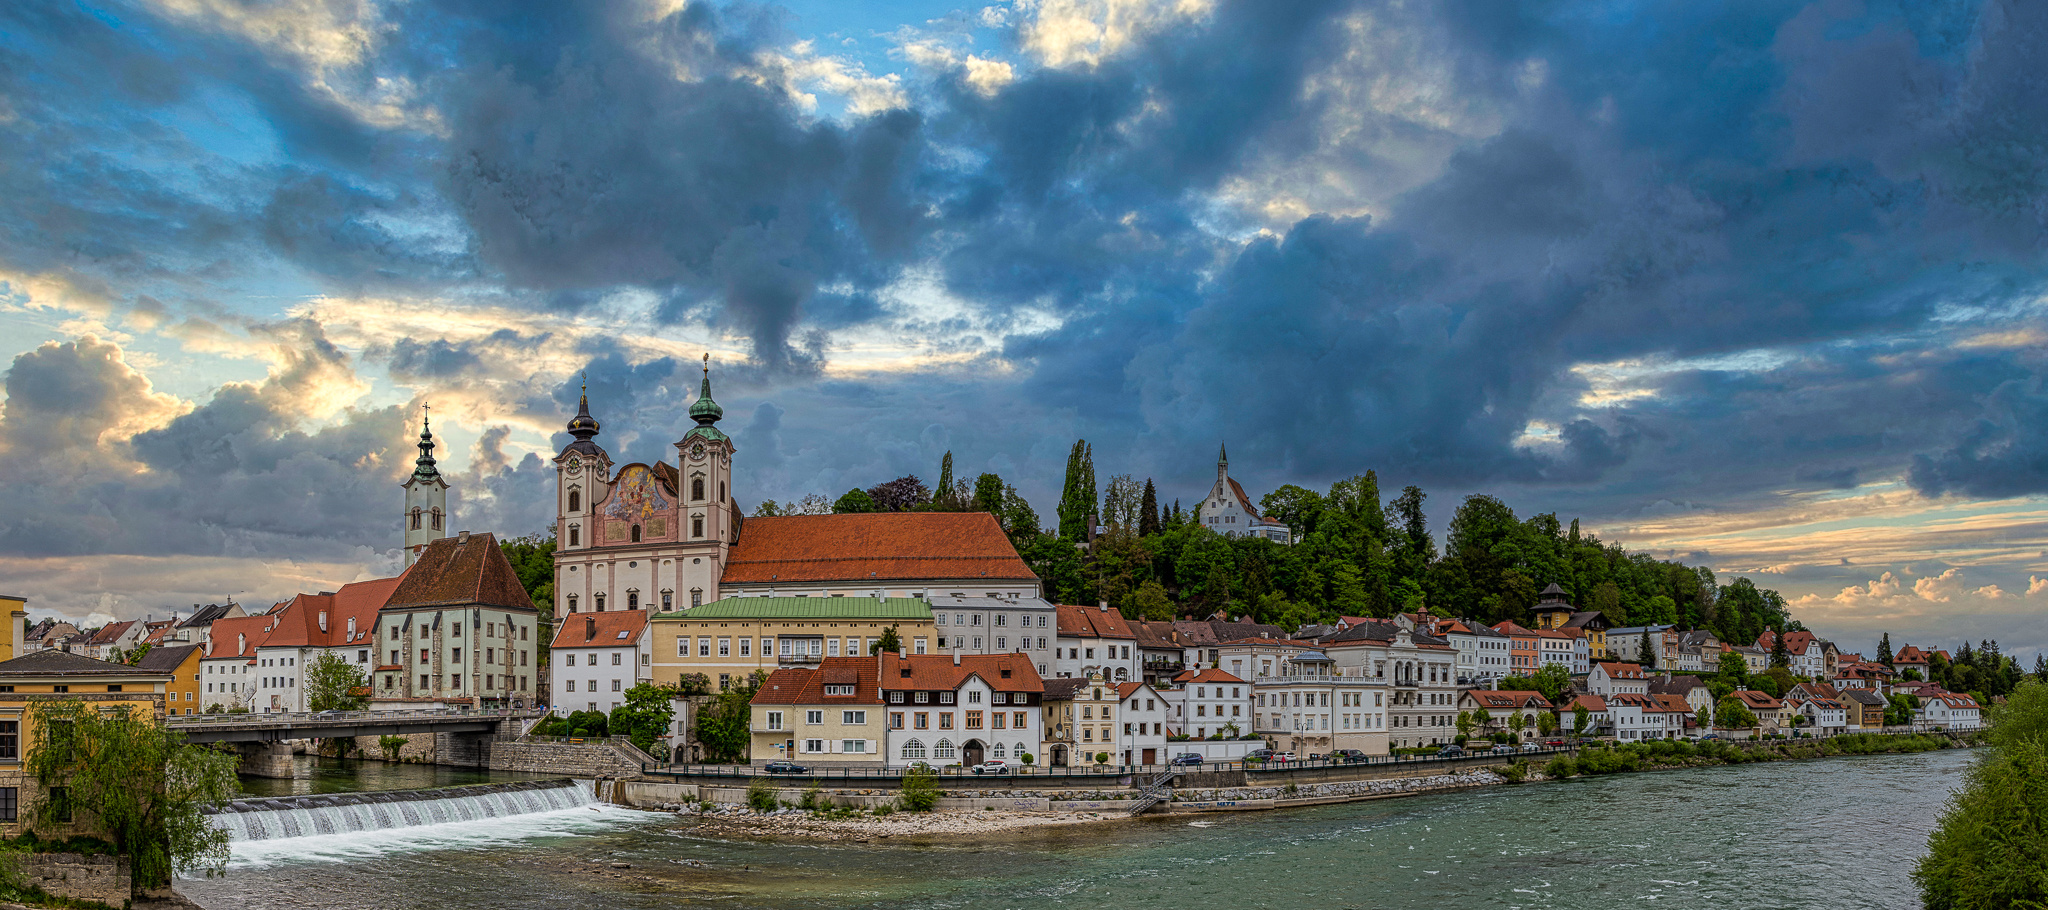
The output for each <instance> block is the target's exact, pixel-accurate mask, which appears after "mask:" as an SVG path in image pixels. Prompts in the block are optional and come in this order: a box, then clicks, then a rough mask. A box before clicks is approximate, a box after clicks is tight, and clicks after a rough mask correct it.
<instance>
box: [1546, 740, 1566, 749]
mask: <svg viewBox="0 0 2048 910" xmlns="http://www.w3.org/2000/svg"><path fill="white" fill-rule="evenodd" d="M1544 745H1546V746H1549V747H1551V748H1552V749H1555V748H1557V747H1559V746H1562V745H1564V740H1561V739H1553V740H1548V741H1546V742H1544Z"/></svg>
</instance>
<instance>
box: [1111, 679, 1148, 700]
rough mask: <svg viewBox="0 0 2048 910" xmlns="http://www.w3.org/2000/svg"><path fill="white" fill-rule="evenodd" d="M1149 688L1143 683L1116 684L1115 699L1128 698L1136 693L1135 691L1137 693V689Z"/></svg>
mask: <svg viewBox="0 0 2048 910" xmlns="http://www.w3.org/2000/svg"><path fill="white" fill-rule="evenodd" d="M1149 688H1151V687H1150V686H1147V685H1145V684H1144V683H1141V682H1127V683H1117V684H1116V697H1117V698H1120V699H1123V698H1129V697H1131V693H1133V692H1136V691H1138V690H1139V689H1149Z"/></svg>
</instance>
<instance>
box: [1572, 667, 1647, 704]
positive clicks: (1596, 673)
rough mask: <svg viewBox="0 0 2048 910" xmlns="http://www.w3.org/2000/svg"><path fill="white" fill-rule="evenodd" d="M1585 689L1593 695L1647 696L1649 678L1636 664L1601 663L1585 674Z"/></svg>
mask: <svg viewBox="0 0 2048 910" xmlns="http://www.w3.org/2000/svg"><path fill="white" fill-rule="evenodd" d="M1586 688H1587V689H1588V690H1590V691H1591V692H1592V693H1593V694H1594V695H1599V696H1609V695H1648V694H1650V680H1649V677H1648V676H1646V675H1645V674H1644V673H1643V668H1642V667H1640V666H1638V665H1636V664H1624V663H1615V662H1609V661H1601V662H1600V663H1597V664H1594V665H1593V669H1592V671H1591V672H1589V673H1587V674H1586Z"/></svg>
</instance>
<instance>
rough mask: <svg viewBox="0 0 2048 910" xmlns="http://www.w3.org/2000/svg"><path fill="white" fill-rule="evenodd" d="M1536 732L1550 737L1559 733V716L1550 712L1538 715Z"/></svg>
mask: <svg viewBox="0 0 2048 910" xmlns="http://www.w3.org/2000/svg"><path fill="white" fill-rule="evenodd" d="M1536 732H1538V733H1541V734H1543V735H1544V736H1549V735H1551V734H1553V733H1556V732H1557V715H1555V714H1552V713H1550V712H1548V711H1545V712H1543V713H1542V714H1538V715H1536Z"/></svg>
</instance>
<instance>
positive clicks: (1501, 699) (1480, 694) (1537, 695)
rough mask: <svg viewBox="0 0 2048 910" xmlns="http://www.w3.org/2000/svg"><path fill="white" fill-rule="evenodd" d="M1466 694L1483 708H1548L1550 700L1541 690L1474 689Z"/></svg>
mask: <svg viewBox="0 0 2048 910" xmlns="http://www.w3.org/2000/svg"><path fill="white" fill-rule="evenodd" d="M1465 694H1467V695H1469V696H1471V697H1472V700H1473V701H1476V702H1478V703H1479V706H1480V707H1482V708H1548V707H1550V700H1549V699H1546V698H1544V697H1543V693H1541V692H1514V691H1495V690H1493V689H1473V690H1471V691H1469V692H1466V693H1465Z"/></svg>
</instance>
